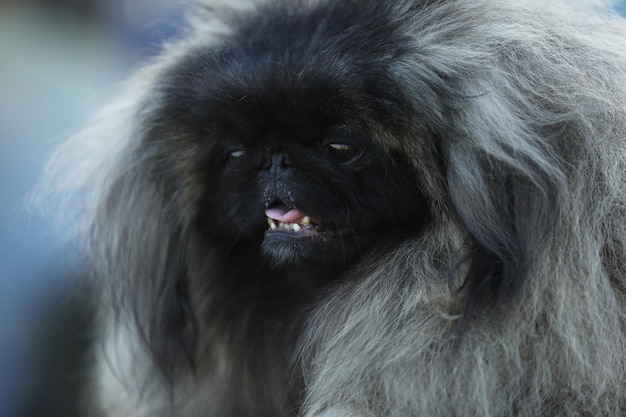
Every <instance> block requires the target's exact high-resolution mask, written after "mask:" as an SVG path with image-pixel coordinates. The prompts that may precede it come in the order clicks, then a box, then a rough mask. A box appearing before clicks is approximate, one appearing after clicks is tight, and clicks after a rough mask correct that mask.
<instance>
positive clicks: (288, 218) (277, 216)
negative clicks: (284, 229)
mask: <svg viewBox="0 0 626 417" xmlns="http://www.w3.org/2000/svg"><path fill="white" fill-rule="evenodd" d="M265 215H266V216H267V217H269V218H270V219H274V220H277V221H279V222H282V223H297V222H299V221H300V220H302V219H303V218H304V217H305V216H306V214H304V213H303V212H301V211H300V210H298V209H289V207H287V206H282V205H281V206H277V207H272V208H268V209H267V210H265Z"/></svg>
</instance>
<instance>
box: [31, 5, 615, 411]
mask: <svg viewBox="0 0 626 417" xmlns="http://www.w3.org/2000/svg"><path fill="white" fill-rule="evenodd" d="M321 1H325V0H311V1H304V0H303V1H299V2H298V3H299V5H300V7H302V8H307V7H310V4H313V3H318V2H321ZM207 3H208V1H207ZM233 3H235V2H233ZM354 4H355V7H359V6H358V2H356V1H355V2H354ZM255 7H256V5H255V3H253V2H251V1H250V2H247V1H243V0H240V1H239V2H238V3H237V4H235V5H234V4H230V3H228V5H221V6H220V7H216V8H214V9H211V10H218V11H213V12H211V11H209V12H207V15H202V16H199V15H196V18H195V19H194V22H193V23H194V26H193V30H192V31H191V33H189V34H188V36H187V37H185V38H184V39H183V40H181V41H177V42H175V43H173V44H172V45H168V46H167V47H166V49H165V52H164V55H163V57H162V58H159V59H157V60H155V61H154V62H153V63H151V64H150V65H148V66H147V67H146V68H145V69H143V70H142V71H141V72H140V73H139V74H138V75H137V76H136V77H135V78H134V79H133V80H132V81H131V82H130V83H129V84H128V88H126V89H125V91H124V92H123V93H122V94H121V97H120V99H118V100H117V101H116V102H115V103H114V104H113V105H112V106H111V107H109V108H106V109H105V110H104V111H103V112H102V113H101V114H100V115H99V116H98V117H97V118H96V119H95V120H94V122H93V123H92V124H90V125H89V126H88V127H87V128H86V129H85V130H84V131H82V132H80V133H78V134H77V135H76V136H75V137H73V138H71V139H70V140H69V141H68V142H66V143H65V144H64V145H63V146H62V147H61V149H60V150H59V151H58V153H57V154H56V156H55V157H54V159H53V160H52V162H51V164H50V165H49V167H48V171H47V173H46V175H45V179H44V182H43V184H42V188H43V190H44V192H45V193H51V194H53V195H54V197H53V198H54V199H55V200H56V201H57V202H60V206H59V208H58V210H59V211H60V212H62V213H63V216H64V217H65V218H64V219H62V220H63V221H64V222H63V223H62V224H63V225H64V226H63V228H64V230H66V231H67V230H70V226H71V230H72V233H71V236H70V238H71V239H73V240H74V239H78V241H79V242H81V243H82V244H83V245H84V247H85V252H86V253H85V255H86V257H87V259H88V260H89V262H90V263H91V265H92V267H93V270H94V271H95V273H94V276H95V278H96V280H97V282H99V283H101V284H102V285H101V287H100V288H101V289H102V297H101V298H102V299H101V308H100V322H101V329H100V330H99V331H100V333H101V335H102V337H101V339H102V342H101V343H100V344H99V348H98V349H97V350H96V352H97V354H96V359H95V362H96V365H95V367H94V370H93V389H92V390H91V394H90V396H89V397H88V398H89V399H88V400H87V402H88V403H89V407H90V409H91V410H92V411H91V413H92V414H90V415H102V416H111V417H112V416H115V417H124V416H127V417H131V416H132V417H142V416H151V417H155V416H170V415H176V416H182V417H187V416H188V417H197V416H201V415H206V416H220V417H222V416H227V415H244V413H243V412H241V413H242V414H238V413H239V412H240V411H237V410H239V409H238V408H237V407H245V406H249V409H250V410H253V411H250V412H249V413H250V414H245V415H268V414H267V411H266V410H268V409H272V407H277V408H279V409H280V408H281V407H282V406H283V405H282V404H289V403H290V402H289V399H288V398H287V397H288V393H287V392H286V389H285V387H286V386H287V385H288V384H289V382H288V381H289V378H290V375H285V373H289V372H290V371H289V370H288V369H285V368H284V367H283V365H280V364H279V362H280V360H282V359H284V358H281V355H282V354H283V353H281V352H270V350H269V348H268V350H267V352H268V353H267V356H266V357H254V358H253V360H258V361H268V362H270V363H276V366H274V367H272V366H268V372H270V375H268V380H267V381H261V382H260V383H261V384H263V385H264V386H263V389H262V390H261V391H259V389H258V388H257V387H255V384H256V383H259V381H252V380H250V379H249V378H248V379H246V378H245V377H244V378H242V379H237V378H235V377H233V373H234V372H235V371H236V370H237V369H239V368H238V365H237V364H236V363H234V362H233V361H235V360H236V357H235V355H233V354H232V352H231V351H230V349H231V347H230V346H229V344H228V338H227V337H225V336H224V334H228V330H227V329H226V330H225V329H223V328H221V327H220V326H218V325H217V324H213V323H202V322H200V323H198V329H197V337H198V345H199V351H198V352H199V353H198V354H197V357H198V358H199V359H198V363H197V369H196V371H195V373H194V372H191V371H188V370H187V368H185V366H184V365H181V369H183V368H184V369H183V370H182V371H180V370H179V371H177V373H176V376H175V378H174V380H175V383H174V384H173V385H170V384H169V383H168V382H167V381H165V380H164V379H163V378H162V377H159V376H158V374H157V373H156V371H154V370H153V369H152V366H151V357H150V356H149V355H148V354H147V353H146V351H145V349H144V347H143V342H142V336H139V335H138V334H137V330H136V328H135V327H134V324H133V323H132V322H131V321H130V319H129V318H128V312H126V311H125V310H124V307H123V306H124V305H125V301H124V300H126V298H125V297H126V296H125V293H126V290H127V287H133V288H139V289H140V292H139V293H138V297H139V299H138V302H139V306H138V307H137V309H138V310H139V311H140V314H141V315H145V320H146V322H149V321H150V320H152V319H153V318H154V317H158V316H153V314H155V310H157V309H164V308H165V307H163V306H162V305H160V304H159V303H161V302H162V300H160V299H155V298H154V296H152V295H150V294H154V293H155V292H154V291H153V290H154V288H153V287H154V286H163V285H165V286H167V285H170V286H171V285H175V281H174V280H173V279H172V277H170V276H168V273H170V272H171V269H172V266H171V265H170V264H169V263H171V262H178V263H182V264H187V266H188V270H189V274H190V277H191V280H190V286H191V288H192V289H191V291H190V293H191V298H192V306H193V308H194V309H196V312H197V313H198V312H201V311H204V309H210V303H211V297H210V296H206V297H205V296H200V295H198V294H203V285H204V281H203V277H205V276H206V275H207V274H208V275H210V274H211V273H212V272H211V271H212V268H214V267H216V265H220V262H221V261H220V260H219V259H213V257H212V256H211V254H208V255H207V254H206V253H197V252H198V251H199V250H200V249H199V248H195V247H194V246H193V243H189V242H190V240H189V239H187V236H188V235H187V233H188V231H187V230H179V231H177V232H174V233H173V232H172V230H171V226H170V225H169V224H168V220H167V217H166V216H163V215H162V213H163V211H168V210H177V208H174V207H169V206H168V204H169V203H168V201H167V198H166V197H165V196H164V195H163V190H162V189H159V187H157V186H155V185H154V184H152V183H150V181H149V179H148V178H147V175H146V173H145V172H144V171H142V170H143V169H144V165H143V162H145V161H147V160H149V159H150V157H151V156H150V155H144V156H141V157H139V156H138V155H137V152H136V148H137V146H138V145H137V143H136V140H135V138H136V137H137V136H140V135H141V134H143V132H142V129H145V125H144V124H143V121H144V120H146V119H149V117H150V112H151V111H152V109H153V107H157V106H158V103H159V101H160V100H161V98H160V97H158V96H154V94H155V93H154V91H155V86H156V85H157V83H158V82H159V79H160V77H161V76H162V74H163V73H165V72H166V71H168V69H170V68H171V67H172V66H173V65H175V64H176V63H177V62H178V61H179V60H180V59H181V58H182V57H184V56H185V54H187V53H191V52H192V51H193V50H194V48H197V47H199V46H206V45H209V44H215V43H219V42H220V36H222V34H223V33H227V32H228V31H229V29H228V27H229V23H228V19H222V18H221V17H222V16H228V15H229V13H239V12H241V10H239V9H254V8H255ZM387 7H388V8H389V9H391V10H392V12H391V13H392V14H393V15H394V16H396V18H397V22H398V25H399V27H401V30H402V31H404V32H405V33H406V35H407V36H408V41H407V42H408V44H409V47H410V50H411V51H412V53H411V54H409V55H408V56H405V57H403V58H402V60H400V61H398V62H396V63H395V65H394V67H393V72H394V76H395V77H396V79H397V80H398V83H399V84H400V85H402V86H404V88H405V89H406V96H407V97H409V98H410V101H409V103H410V105H411V107H412V108H411V109H407V111H408V112H410V113H414V114H420V116H422V118H421V120H420V121H419V122H416V124H415V125H414V126H412V127H411V130H412V131H411V132H409V133H405V135H406V137H393V136H391V135H390V134H386V135H382V134H381V135H379V136H378V137H379V138H381V139H380V140H381V141H383V144H384V145H385V146H386V147H388V148H390V149H396V150H401V152H402V153H403V154H405V155H407V156H408V157H409V158H410V160H411V162H412V163H413V164H414V167H415V175H416V177H417V178H419V181H420V182H421V184H422V189H423V190H424V192H425V194H426V195H427V197H428V198H429V199H430V201H432V207H431V211H432V214H433V218H434V220H433V222H432V223H431V224H430V225H429V226H428V227H427V229H426V230H424V231H423V232H422V233H421V234H420V235H419V236H414V237H413V238H412V239H410V240H408V241H406V242H404V243H403V244H402V245H400V246H399V247H397V248H395V250H394V251H392V252H390V253H386V254H384V255H380V256H378V257H372V258H369V259H367V260H364V261H362V262H361V263H360V264H359V265H357V266H356V267H354V268H353V269H352V270H351V271H349V272H348V273H347V277H348V279H344V280H342V281H341V283H340V284H338V285H335V286H332V287H330V288H329V289H328V291H327V292H326V297H325V298H324V299H323V300H322V301H320V302H319V303H318V304H316V305H315V308H313V309H312V311H309V312H308V313H307V315H306V317H305V319H304V321H305V322H304V326H303V329H302V331H301V332H300V334H299V335H298V338H297V341H296V346H295V347H291V348H289V349H287V350H286V351H285V354H286V355H292V356H293V358H292V359H293V361H295V362H294V363H295V364H296V368H299V367H301V369H302V377H303V379H304V382H303V384H304V391H303V398H302V401H303V405H302V406H301V407H300V409H299V412H298V415H300V416H303V417H314V416H318V417H322V416H323V417H344V416H345V417H347V416H355V417H356V416H359V417H370V416H371V417H374V416H376V417H382V416H389V417H395V416H397V417H406V416H511V415H515V416H538V415H546V416H615V415H621V414H623V413H624V412H626V398H625V396H626V352H625V347H626V346H625V340H626V334H625V329H626V322H625V319H626V315H625V314H626V304H625V302H626V299H625V296H626V271H625V268H626V266H625V265H626V264H625V262H624V261H625V259H626V253H625V250H626V172H625V165H624V161H626V22H624V21H623V20H621V19H620V18H619V17H617V16H616V15H614V14H613V13H612V12H610V11H609V9H608V6H606V5H603V4H602V3H599V2H595V3H592V2H582V1H581V2H567V1H561V0H552V1H546V0H526V1H521V0H449V1H440V0H429V1H419V0H414V1H409V0H392V1H389V2H388V6H387ZM224 9H228V10H230V11H229V12H227V10H224ZM235 9H237V10H235ZM146 103H147V104H146ZM432 131H435V132H439V136H440V137H438V138H425V137H424V136H426V135H428V134H429V133H427V132H432ZM433 139H436V140H438V143H439V146H440V148H439V149H438V150H437V152H436V154H437V155H436V156H437V157H438V158H440V160H441V161H442V162H443V166H445V172H444V173H443V175H442V172H441V171H440V170H438V169H437V162H436V161H435V160H434V158H433V155H434V154H435V152H434V151H433V150H429V149H425V148H424V143H425V142H426V140H433ZM193 154H194V150H193V149H189V158H193ZM141 158H145V160H144V161H142V160H141ZM182 164H184V162H182ZM504 177H507V178H508V182H507V183H506V184H505V183H504V181H503V178H504ZM190 192H191V191H190ZM193 192H195V191H193ZM198 192H199V191H198ZM112 196H114V197H115V198H114V199H112V200H111V198H113V197H112ZM105 198H108V199H109V200H105ZM77 199H80V201H82V204H81V205H78V204H77V203H76V201H77ZM183 210H189V211H191V210H193V208H192V207H189V206H183ZM187 215H189V216H190V215H192V213H188V214H183V217H184V216H187ZM507 228H509V229H511V228H512V229H513V230H515V231H516V232H515V233H517V234H518V236H519V237H520V239H519V241H521V242H523V244H524V246H523V247H521V248H508V247H505V248H504V249H503V250H507V251H513V250H516V249H519V250H520V251H522V252H524V253H527V254H528V255H527V256H528V257H532V258H533V259H538V260H537V261H535V262H533V263H532V264H531V266H530V267H529V268H530V270H529V271H527V274H528V279H527V280H526V281H525V282H524V284H523V285H521V286H520V288H518V289H517V290H518V292H516V293H515V294H516V295H515V296H514V297H512V298H511V299H508V301H506V305H504V306H500V307H499V308H500V309H495V310H490V309H486V310H480V311H479V312H478V313H477V314H476V317H474V318H473V319H471V320H470V321H469V323H468V324H467V326H466V331H461V330H459V326H462V324H463V317H464V315H465V314H466V313H465V311H464V306H465V297H466V296H467V293H468V292H467V287H462V289H460V290H459V284H460V281H461V280H462V275H463V273H465V272H467V270H468V269H471V268H472V266H471V265H469V264H468V263H467V262H465V263H463V262H461V264H458V265H457V263H458V262H459V253H460V252H462V250H463V248H465V247H466V245H467V241H468V235H472V236H479V237H480V238H479V241H480V243H481V244H484V245H485V246H489V245H492V244H493V245H500V246H501V245H505V243H502V242H506V241H507V236H506V235H505V234H504V232H503V230H506V229H507ZM191 242H192V241H191ZM494 242H495V243H494ZM500 246H498V247H500ZM172 253H175V254H174V255H173V254H172ZM173 258H174V259H175V260H174V261H173V260H172V259H173ZM451 270H452V271H456V275H454V276H452V277H451V278H450V271H451ZM146 276H151V277H153V280H152V281H142V282H136V280H137V279H139V278H143V277H146ZM134 280H135V281H134ZM142 294H145V298H142ZM194 297H197V298H198V299H194ZM199 315H200V316H201V314H199ZM463 327H464V328H465V326H463ZM190 331H191V330H190ZM143 337H147V338H148V339H149V338H150V337H151V335H149V334H148V335H143ZM156 337H158V335H156ZM287 362H288V361H287ZM233 378H234V379H233ZM235 380H236V381H239V382H237V384H238V385H237V386H234V385H232V382H231V381H235ZM259 392H260V393H259ZM259 398H262V399H263V401H266V402H267V404H260V402H259V401H260V400H259ZM233 404H235V405H233ZM268 404H269V405H268ZM257 406H258V407H259V408H258V409H256V408H255V407H257ZM96 410H99V411H96ZM254 410H257V411H254ZM284 412H285V415H290V414H289V410H285V411H284Z"/></svg>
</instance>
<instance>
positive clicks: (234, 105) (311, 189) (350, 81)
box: [153, 15, 428, 265]
mask: <svg viewBox="0 0 626 417" xmlns="http://www.w3.org/2000/svg"><path fill="white" fill-rule="evenodd" d="M345 18H346V19H348V18H349V15H346V16H345ZM294 20H297V16H290V17H289V20H288V21H286V22H284V24H280V25H279V24H278V23H276V22H274V23H275V24H274V26H273V27H272V28H271V30H270V29H267V30H266V29H264V28H263V26H262V25H263V24H264V23H263V22H260V23H259V22H256V23H250V26H249V27H247V28H246V27H244V28H243V29H242V30H241V33H239V34H237V35H235V36H234V37H233V38H232V39H227V40H226V44H225V45H223V46H221V47H218V48H215V49H212V50H208V51H202V50H199V51H198V52H197V54H195V55H194V56H193V57H190V58H189V59H188V60H187V61H185V62H183V63H181V64H180V65H179V66H178V67H176V68H175V69H173V70H172V71H171V73H170V74H169V75H168V77H166V81H165V82H164V83H163V95H164V97H165V99H164V105H163V106H162V107H163V108H162V110H161V111H160V112H159V114H158V115H157V117H156V123H155V124H156V125H157V126H159V128H157V130H156V131H155V134H154V135H153V136H154V137H159V138H160V139H158V140H157V142H159V143H160V142H164V141H165V142H168V144H169V145H168V151H166V152H168V153H170V154H169V155H164V158H165V159H168V158H171V159H172V160H173V161H175V162H173V164H174V165H180V164H181V162H180V161H181V160H184V161H185V162H184V164H183V165H184V166H185V168H183V169H180V170H178V171H179V173H177V174H176V175H179V176H180V175H181V174H180V171H184V172H185V174H184V176H187V177H189V178H186V179H179V180H178V181H177V184H179V187H180V188H181V189H182V191H180V190H178V192H180V193H181V194H185V190H186V189H188V188H192V189H193V190H194V191H188V192H187V194H188V200H189V201H187V202H185V204H186V205H189V206H192V207H193V209H190V210H188V211H189V212H193V213H195V216H196V218H195V219H194V222H195V223H196V226H197V227H195V228H196V229H198V230H201V231H203V233H204V235H205V237H206V238H207V239H209V240H211V241H214V242H218V243H220V242H221V244H223V245H224V246H226V247H228V248H233V249H236V248H237V247H245V248H255V247H256V248H258V249H259V250H260V252H261V253H262V256H264V257H265V258H266V259H267V260H268V261H269V262H271V263H275V264H282V263H289V264H293V263H295V264H301V263H306V262H315V263H319V264H325V265H338V264H348V263H350V262H352V261H354V260H355V259H356V258H358V257H359V256H362V255H364V254H365V253H366V251H368V250H369V249H371V248H372V247H374V246H375V245H377V244H386V243H388V242H389V241H390V240H395V239H398V238H401V237H403V236H406V235H408V234H411V233H415V232H416V231H417V230H419V228H420V227H421V226H422V225H423V223H424V222H425V221H426V219H427V217H428V207H427V203H426V202H425V200H424V198H423V197H422V195H421V193H420V191H419V187H418V185H417V182H418V181H417V178H415V175H414V170H413V169H412V168H411V167H410V165H409V163H408V162H407V161H406V160H405V158H404V157H403V156H402V155H400V154H398V153H395V152H393V151H389V150H387V149H384V148H383V147H382V146H381V145H380V143H381V142H382V141H381V138H380V137H377V136H376V135H381V134H382V133H381V132H386V134H387V135H394V134H398V133H399V132H400V131H401V125H402V123H403V122H402V119H401V116H399V115H402V114H404V112H403V111H402V110H403V107H405V104H404V103H403V102H402V93H401V89H400V88H399V86H396V85H395V83H394V81H393V79H391V77H390V76H388V75H387V74H388V65H389V63H386V62H385V61H384V60H383V59H381V58H380V56H385V57H390V56H393V54H394V53H397V54H400V53H401V51H394V50H393V48H392V47H390V46H389V44H383V45H382V46H381V48H384V50H381V51H376V50H371V49H368V51H367V54H374V55H375V56H374V57H373V58H374V59H373V60H372V63H371V64H370V63H368V62H366V61H367V59H369V56H359V55H358V53H357V52H358V51H356V52H355V50H354V48H351V46H350V44H349V42H348V44H346V45H343V46H342V45H341V43H340V42H339V41H338V40H336V39H335V40H333V39H328V40H324V37H323V36H320V37H318V38H316V39H318V41H319V39H322V41H319V42H322V43H323V44H320V45H316V44H315V41H312V40H310V39H311V37H310V34H308V33H306V32H302V31H299V29H295V28H300V27H313V28H314V24H312V23H311V22H308V23H306V22H304V23H303V22H300V23H301V24H300V23H298V22H297V21H295V22H294ZM279 23H280V22H279ZM346 24H347V23H345V22H338V23H337V25H338V26H337V27H339V28H340V29H341V28H342V27H343V26H345V25H346ZM287 26H289V27H290V30H291V32H290V33H289V34H288V35H287V36H279V35H280V34H278V35H276V37H275V38H270V37H271V35H267V33H276V28H277V27H287ZM340 29H337V28H334V27H333V26H332V25H330V24H329V25H328V26H327V27H325V29H324V30H328V31H329V34H328V36H329V37H331V38H332V36H335V35H333V33H334V31H336V30H340ZM379 29H380V30H383V29H384V25H382V24H381V25H380V27H376V30H379ZM319 30H321V29H319ZM387 35H388V36H389V38H390V39H391V40H390V42H392V41H393V36H392V34H387ZM289 36H290V37H291V38H289ZM372 36H373V35H372ZM251 39H253V40H254V41H251ZM348 40H354V41H355V42H357V43H359V42H360V43H364V42H361V41H364V40H358V39H352V38H349V39H348ZM344 41H346V40H345V39H344ZM281 42H283V43H285V42H286V43H288V45H287V44H286V45H281ZM346 42H347V41H346ZM327 43H328V45H331V44H332V45H333V46H335V47H337V46H340V47H341V48H343V50H342V51H341V56H340V57H339V58H338V59H337V60H336V62H335V63H336V65H331V64H328V65H321V62H323V61H324V60H326V61H328V56H327V55H326V54H327V53H328V45H327ZM296 44H297V45H299V48H298V49H297V50H292V49H290V47H291V46H292V45H296ZM398 44H400V42H398ZM287 50H288V51H290V54H286V53H285V51H287ZM298 51H304V52H301V53H300V52H298ZM316 51H317V52H316ZM351 54H357V55H356V56H352V55H351ZM379 55H380V56H379ZM389 59H391V58H389ZM340 61H341V62H340ZM346 65H348V66H349V65H354V66H353V68H351V69H350V71H346V70H345V68H346ZM181 148H183V149H186V151H185V155H184V156H177V155H176V154H177V153H181V154H182V153H183V151H182V150H181ZM190 149H191V150H192V151H190ZM190 154H193V155H190ZM190 159H193V163H192V162H189V161H190ZM190 184H192V186H190ZM198 190H201V191H198Z"/></svg>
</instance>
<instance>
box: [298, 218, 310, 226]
mask: <svg viewBox="0 0 626 417" xmlns="http://www.w3.org/2000/svg"><path fill="white" fill-rule="evenodd" d="M309 223H311V219H310V218H309V216H304V218H303V219H302V221H301V222H300V224H302V225H303V226H307V225H308V224H309Z"/></svg>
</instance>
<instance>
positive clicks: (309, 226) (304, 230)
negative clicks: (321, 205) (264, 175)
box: [265, 203, 325, 237]
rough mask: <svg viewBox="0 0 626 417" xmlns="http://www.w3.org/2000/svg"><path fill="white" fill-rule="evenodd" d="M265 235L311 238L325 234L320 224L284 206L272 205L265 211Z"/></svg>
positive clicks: (296, 210)
mask: <svg viewBox="0 0 626 417" xmlns="http://www.w3.org/2000/svg"><path fill="white" fill-rule="evenodd" d="M265 216H266V217H267V224H268V226H269V228H268V229H267V232H266V233H267V234H279V233H281V234H288V235H290V236H292V237H312V236H317V235H319V234H320V233H323V232H325V229H324V226H323V224H322V222H321V221H320V220H319V219H317V218H315V217H313V216H310V215H308V214H306V213H305V212H303V211H301V210H299V209H297V208H293V207H289V206H287V205H286V204H283V203H278V204H273V205H271V206H270V207H268V209H267V210H265Z"/></svg>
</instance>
